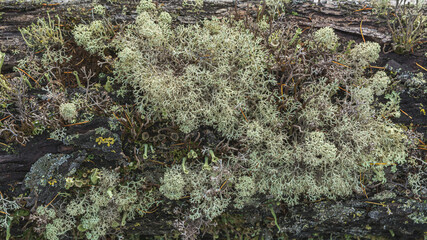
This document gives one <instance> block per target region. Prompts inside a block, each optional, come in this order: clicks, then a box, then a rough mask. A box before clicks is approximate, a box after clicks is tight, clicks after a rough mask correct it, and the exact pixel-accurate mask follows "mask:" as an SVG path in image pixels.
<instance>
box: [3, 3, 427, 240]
mask: <svg viewBox="0 0 427 240" xmlns="http://www.w3.org/2000/svg"><path fill="white" fill-rule="evenodd" d="M110 2H111V1H110ZM184 2H185V4H187V5H186V6H190V7H197V8H199V7H201V6H203V4H204V2H203V1H201V0H200V1H199V0H197V1H184ZM287 2H288V1H282V0H269V1H266V2H265V4H266V7H267V8H271V9H269V10H267V11H273V12H270V13H269V16H262V14H261V15H260V16H259V19H257V21H255V20H254V21H250V20H248V19H246V21H237V20H233V19H229V20H225V19H217V18H213V19H210V20H203V21H201V22H199V23H198V24H194V25H177V26H173V24H172V21H173V20H174V18H173V17H172V16H171V15H170V14H169V13H167V12H165V11H162V10H161V8H160V7H161V5H156V4H154V3H153V2H152V1H151V0H142V1H141V2H140V4H139V5H138V6H137V8H136V13H137V15H136V18H135V21H134V22H133V23H130V24H127V25H124V26H121V27H120V28H118V29H120V31H117V28H114V27H113V26H112V24H111V22H112V21H111V20H110V19H108V18H107V15H108V13H107V9H108V8H105V7H104V6H102V5H95V6H94V8H93V10H92V17H93V21H91V22H89V23H82V24H79V25H77V26H75V27H74V29H73V30H71V33H72V36H73V39H74V41H75V44H77V45H78V46H81V47H83V48H84V49H85V50H86V51H87V52H89V53H90V54H92V55H93V56H91V57H96V59H97V64H98V65H99V66H100V69H98V70H100V71H101V67H102V66H107V67H106V68H105V69H108V70H109V71H108V73H102V74H99V75H96V74H94V73H92V72H91V70H90V69H89V70H88V69H86V68H84V67H82V68H80V69H73V70H75V71H73V72H69V71H68V70H67V72H68V73H69V74H72V75H73V77H75V82H74V83H75V84H74V87H75V88H74V89H73V91H67V92H64V91H62V88H58V87H57V85H56V84H59V82H61V80H62V81H63V82H62V83H64V82H65V80H64V79H62V78H61V76H62V72H64V71H63V70H65V69H68V67H65V66H66V64H67V62H69V61H72V60H73V61H76V59H73V57H72V56H70V55H68V52H70V51H68V50H69V49H66V48H65V47H64V46H61V45H63V42H62V41H63V39H62V34H61V33H60V32H61V30H60V28H59V27H57V25H59V20H58V22H54V21H52V20H51V19H50V18H49V19H48V20H47V21H46V20H40V21H38V23H37V24H33V25H32V26H31V27H29V28H26V29H21V32H22V35H23V36H24V38H25V40H26V41H27V44H28V46H29V47H30V48H33V49H34V50H40V49H44V50H45V51H46V52H45V53H42V54H40V55H39V56H33V57H28V58H26V59H24V60H22V61H21V63H20V65H19V67H20V68H17V69H16V71H18V70H19V72H20V74H21V79H18V78H14V79H12V80H8V81H6V80H5V79H3V78H0V92H1V93H2V97H1V98H0V113H1V114H3V115H6V114H10V111H9V110H8V109H7V107H6V106H9V105H13V106H16V109H17V110H18V111H15V112H18V114H15V115H14V116H12V114H10V115H11V117H10V119H5V121H4V122H2V123H0V137H3V138H5V139H8V141H9V142H12V141H19V142H20V143H22V144H25V143H26V142H27V140H28V138H29V134H28V132H31V133H33V134H36V133H37V134H42V133H43V132H44V131H48V132H49V134H50V139H49V140H52V141H61V142H62V143H63V144H64V145H67V147H70V148H78V149H80V150H81V152H79V153H73V154H69V155H66V154H46V155H44V156H43V157H41V158H40V159H38V160H37V161H36V162H35V163H34V164H33V166H32V168H31V170H30V172H29V173H28V174H27V176H26V178H25V181H24V183H25V187H26V188H27V189H29V190H30V191H31V194H32V195H31V197H33V196H34V195H38V196H39V197H40V199H39V200H40V202H43V203H45V204H46V205H45V206H41V207H38V208H37V210H36V211H33V212H32V214H31V216H30V219H31V220H32V222H33V225H35V230H36V231H37V232H39V233H41V234H43V235H44V236H45V237H46V238H47V239H49V240H56V239H62V238H66V237H70V236H71V234H73V235H74V236H75V235H76V232H77V235H80V236H83V235H84V237H85V238H87V239H100V238H103V237H106V236H108V235H109V234H111V233H113V232H118V233H123V230H124V229H126V227H127V226H126V223H127V222H129V221H130V220H133V219H135V218H137V217H143V216H144V215H145V214H146V213H148V212H149V210H150V209H153V207H155V206H157V205H158V204H159V203H162V204H164V205H163V206H164V208H163V209H164V210H162V211H164V212H162V213H167V214H170V213H171V212H173V213H174V214H176V215H177V216H176V221H175V222H174V223H173V224H174V226H175V227H176V228H177V229H178V230H179V231H180V232H181V234H182V237H183V238H191V237H189V236H194V235H195V234H196V233H197V232H199V231H200V229H201V227H202V225H203V226H205V227H206V226H207V225H208V224H209V223H212V222H215V221H217V220H218V219H219V218H220V217H221V216H224V215H223V214H224V213H226V212H227V210H228V209H243V208H245V207H257V208H266V209H267V210H268V212H269V213H271V215H272V216H273V217H274V225H275V227H277V229H278V230H279V231H281V229H283V228H281V226H280V224H281V222H280V219H277V216H276V213H275V207H274V204H273V203H277V202H278V203H281V204H284V205H286V206H288V207H291V206H294V205H297V204H300V203H302V202H303V201H318V200H320V199H338V198H343V197H347V196H349V195H351V194H353V193H358V194H362V192H363V191H365V189H364V187H363V184H364V183H363V182H362V180H361V176H362V174H363V176H364V178H365V176H366V181H370V182H371V183H372V182H378V183H384V182H386V180H387V178H386V173H387V172H390V171H392V172H393V171H396V166H398V165H401V164H404V163H406V162H407V159H408V157H409V156H408V152H409V150H410V149H411V148H413V147H414V146H415V143H414V142H415V140H414V139H415V138H412V139H408V137H407V134H408V133H407V132H406V133H405V132H404V131H403V130H402V129H401V128H399V127H398V126H397V125H395V124H393V123H392V122H391V121H390V120H389V118H392V117H398V116H399V115H400V111H399V110H400V108H399V102H400V96H399V93H397V92H396V91H394V90H393V89H391V87H390V85H391V83H392V79H390V77H389V74H387V72H385V71H381V70H380V71H375V72H371V73H369V72H367V71H366V68H368V67H369V66H370V64H373V63H375V61H377V59H378V58H379V53H380V46H379V44H377V43H374V42H369V41H366V42H361V43H358V44H354V43H353V42H349V43H348V44H347V45H345V44H344V45H343V44H342V41H341V39H340V38H339V37H338V36H337V35H336V34H335V32H334V30H333V29H332V28H328V27H327V28H321V29H319V30H317V31H313V32H311V33H309V32H308V31H307V32H305V33H304V31H303V30H302V29H300V28H298V27H297V26H296V25H292V24H289V25H286V26H283V25H280V24H276V23H275V21H274V17H275V16H276V14H277V12H276V11H278V10H281V9H282V8H283V6H285V5H284V4H286V3H287ZM279 12H280V11H279ZM270 15H271V16H270ZM268 21H271V23H269V22H268ZM38 29H39V30H40V29H41V31H40V33H34V32H31V31H33V30H34V31H35V30H38ZM58 31H59V33H58ZM50 35H51V36H52V39H51V40H49V41H45V40H44V39H45V38H47V37H48V36H50ZM86 51H85V53H86V54H87V52H86ZM83 60H85V59H82V60H81V61H83ZM79 61H80V60H79ZM76 62H77V61H76ZM80 63H81V62H79V63H76V64H75V66H77V65H78V64H80ZM0 65H1V64H0ZM27 68H31V70H30V71H28V72H29V73H30V74H31V75H33V76H36V78H37V80H39V81H40V82H37V81H36V80H35V79H31V78H32V77H30V74H28V73H27V72H25V71H24V70H23V69H27ZM110 68H111V69H110ZM52 69H57V70H58V72H56V71H52ZM105 69H104V70H105ZM106 74H108V76H106ZM417 77H418V78H422V76H417ZM418 78H417V79H415V80H414V81H413V82H408V83H407V84H411V86H417V87H418V86H423V85H425V83H424V82H423V81H422V79H421V80H420V79H418ZM30 80H33V82H30ZM67 80H69V78H67ZM73 80H74V78H73ZM101 81H102V82H103V83H102V84H104V82H106V83H105V85H104V86H103V85H102V84H100V83H94V82H101ZM82 82H83V83H84V84H82ZM18 87H19V88H18ZM33 87H34V88H40V89H41V90H43V94H42V95H40V96H39V98H40V99H41V100H42V101H43V104H45V105H42V107H38V108H37V104H34V103H32V102H31V101H32V99H29V98H21V97H20V95H22V94H24V93H27V92H28V90H29V89H32V88H33ZM103 90H106V91H108V92H109V93H107V92H105V91H103ZM4 96H7V97H4ZM109 96H113V97H114V99H115V100H117V101H121V102H124V104H123V103H120V104H119V103H116V102H113V100H112V98H110V97H109ZM379 99H381V101H379ZM40 102H41V101H40ZM129 102H132V103H131V104H129ZM132 104H133V105H134V106H130V105H132ZM55 112H56V113H59V114H53V113H55ZM98 115H99V116H103V117H104V119H107V120H105V123H106V122H107V121H108V125H110V129H111V131H110V129H107V128H104V127H98V128H96V129H92V130H87V131H85V132H84V133H82V132H80V133H79V134H69V133H71V132H73V129H74V128H68V127H71V126H73V125H81V124H85V123H87V122H89V120H92V119H96V118H95V116H98ZM17 119H19V120H20V123H22V124H21V125H22V126H25V127H26V128H24V127H18V125H16V124H15V122H16V121H17ZM96 120H99V119H96ZM3 125H4V126H3ZM106 125H107V123H106V124H105V126H106ZM79 127H80V126H79ZM79 127H76V128H75V129H84V127H82V128H79ZM119 131H121V132H122V136H120V134H119ZM201 133H202V134H201ZM150 136H151V137H150ZM153 136H154V137H153ZM196 136H197V137H196ZM194 139H195V140H194ZM86 151H87V152H86ZM122 151H123V152H122ZM88 152H90V154H88ZM107 158H108V159H109V160H111V158H114V160H117V161H116V162H114V161H112V162H108V163H106V162H107V161H103V160H106V159H107ZM98 163H102V164H104V163H105V164H107V165H108V164H109V166H111V169H107V168H103V169H101V168H99V169H98V168H91V167H88V166H92V165H91V164H98ZM152 164H158V165H156V167H152ZM390 166H393V167H390ZM112 169H114V170H112ZM408 181H409V182H408V183H409V186H410V187H411V189H412V192H414V193H415V194H421V192H423V191H425V188H424V187H423V183H424V182H425V181H423V179H422V178H421V177H420V176H419V175H417V174H411V175H409V178H408ZM55 193H57V196H60V197H61V198H59V199H58V200H57V201H56V202H53V203H51V202H49V203H47V202H46V201H47V199H49V201H50V200H51V199H52V198H53V197H54V195H55ZM52 194H53V196H52ZM70 194H72V197H70ZM386 196H388V195H386V194H385V195H384V196H383V195H379V196H377V197H378V199H380V198H385V197H386ZM55 198H56V197H55ZM0 200H1V201H3V199H0ZM3 202H5V201H3ZM183 202H184V203H183ZM176 203H179V204H176ZM181 203H183V204H181ZM8 204H9V205H8V206H7V207H8V208H11V209H12V208H13V210H14V209H15V205H13V204H12V203H8ZM30 204H34V201H33V203H30ZM171 206H174V207H173V209H172V207H171ZM0 207H1V206H0ZM1 209H6V208H5V207H3V208H1ZM1 209H0V210H1ZM332 210H333V211H331V212H332V213H333V215H334V216H335V217H336V219H337V221H340V220H342V219H341V218H340V216H341V215H345V216H347V215H348V216H350V215H351V213H353V212H354V210H351V209H332ZM1 211H5V210H1ZM324 217H325V216H323V215H318V216H316V217H315V218H317V219H319V220H320V221H323V220H325V219H323V218H324ZM412 218H413V219H415V220H414V221H418V222H420V221H421V222H422V221H425V219H424V218H425V217H424V215H419V214H418V215H417V214H416V213H414V214H413V215H412ZM2 220H3V219H2ZM6 220H8V219H7V217H6ZM168 224H171V225H172V223H169V222H168ZM2 226H3V227H7V224H5V223H4V222H3V223H2ZM190 232H191V234H190Z"/></svg>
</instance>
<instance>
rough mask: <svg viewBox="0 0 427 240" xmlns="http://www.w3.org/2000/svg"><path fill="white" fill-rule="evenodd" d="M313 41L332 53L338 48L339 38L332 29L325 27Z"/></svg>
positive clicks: (317, 33) (316, 34)
mask: <svg viewBox="0 0 427 240" xmlns="http://www.w3.org/2000/svg"><path fill="white" fill-rule="evenodd" d="M313 40H314V41H315V42H316V43H317V44H318V46H319V47H321V48H326V49H329V50H331V51H333V50H335V49H336V48H337V47H338V36H337V35H336V34H335V32H334V29H333V28H331V27H324V28H321V29H319V30H317V31H316V32H315V33H314V36H313Z"/></svg>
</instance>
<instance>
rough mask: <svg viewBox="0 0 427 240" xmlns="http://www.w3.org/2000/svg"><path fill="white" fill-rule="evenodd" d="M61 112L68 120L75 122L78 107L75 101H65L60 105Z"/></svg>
mask: <svg viewBox="0 0 427 240" xmlns="http://www.w3.org/2000/svg"><path fill="white" fill-rule="evenodd" d="M59 114H60V115H61V117H62V118H63V119H64V120H65V121H67V122H73V121H74V120H75V118H76V117H77V114H78V112H77V108H76V105H75V104H74V103H63V104H61V106H59Z"/></svg>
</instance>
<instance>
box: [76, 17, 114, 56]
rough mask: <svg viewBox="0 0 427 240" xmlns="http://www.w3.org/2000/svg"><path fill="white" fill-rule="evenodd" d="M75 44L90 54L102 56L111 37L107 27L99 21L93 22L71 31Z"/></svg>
mask: <svg viewBox="0 0 427 240" xmlns="http://www.w3.org/2000/svg"><path fill="white" fill-rule="evenodd" d="M73 36H74V39H75V40H76V43H77V44H78V45H80V46H84V47H85V49H86V50H87V51H88V52H89V53H91V54H98V55H101V56H104V50H105V49H106V48H107V41H108V40H109V39H110V38H111V37H112V32H111V30H110V29H109V26H108V25H107V24H106V23H105V22H103V21H101V20H95V21H93V22H92V23H91V24H90V25H85V24H80V25H78V26H76V27H75V28H74V29H73Z"/></svg>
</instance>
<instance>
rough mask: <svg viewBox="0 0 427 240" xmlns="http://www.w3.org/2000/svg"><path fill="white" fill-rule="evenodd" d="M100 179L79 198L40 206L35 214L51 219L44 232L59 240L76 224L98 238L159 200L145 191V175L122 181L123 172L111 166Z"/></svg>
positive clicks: (82, 191) (38, 216)
mask: <svg viewBox="0 0 427 240" xmlns="http://www.w3.org/2000/svg"><path fill="white" fill-rule="evenodd" d="M98 174H99V180H98V181H97V183H96V184H93V185H92V186H91V187H90V189H88V190H81V192H80V194H77V197H76V198H73V199H71V200H69V202H67V203H66V204H63V205H62V206H61V207H60V208H58V209H56V211H55V210H53V209H50V208H45V207H39V208H38V209H37V213H36V215H35V217H33V218H43V219H45V221H46V222H47V224H46V226H45V227H44V234H45V237H46V238H47V239H48V240H57V239H59V238H61V237H62V236H63V235H64V234H65V233H66V232H67V231H69V230H71V229H72V228H74V227H76V228H77V229H78V231H79V232H83V233H84V235H85V236H86V238H87V239H91V240H97V239H99V238H101V237H103V236H106V235H107V233H108V232H109V231H110V230H111V229H112V228H117V227H120V226H124V225H125V224H126V222H127V221H129V220H132V219H134V218H135V217H136V216H143V215H145V213H146V212H147V211H148V209H149V208H150V207H152V206H153V204H155V203H156V202H157V201H156V200H155V198H154V194H152V193H151V192H146V191H145V192H144V191H143V190H142V189H143V186H144V182H145V181H144V179H143V178H137V179H135V180H131V181H128V182H126V183H125V184H120V174H119V173H117V172H114V171H110V170H105V169H103V170H101V171H99V172H98Z"/></svg>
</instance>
